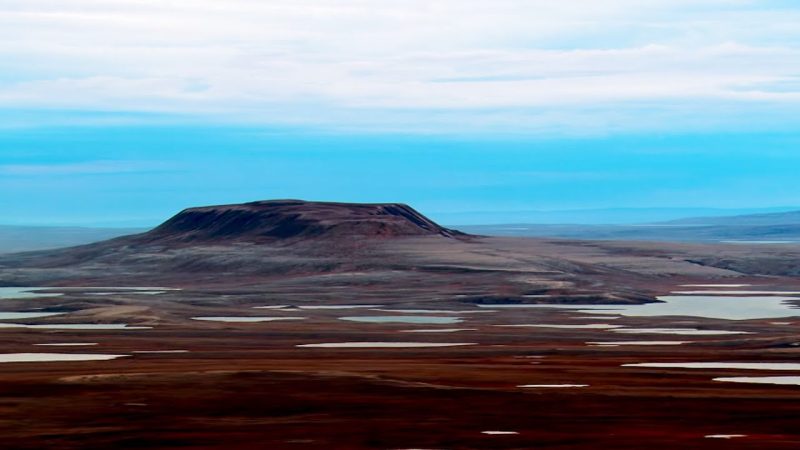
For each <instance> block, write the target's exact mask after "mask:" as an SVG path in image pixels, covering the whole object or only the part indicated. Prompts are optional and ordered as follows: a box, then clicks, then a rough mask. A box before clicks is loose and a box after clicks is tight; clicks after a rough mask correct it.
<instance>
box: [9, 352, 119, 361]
mask: <svg viewBox="0 0 800 450" xmlns="http://www.w3.org/2000/svg"><path fill="white" fill-rule="evenodd" d="M126 356H130V355H98V354H81V353H4V354H0V363H15V362H56V361H108V360H111V359H117V358H124V357H126Z"/></svg>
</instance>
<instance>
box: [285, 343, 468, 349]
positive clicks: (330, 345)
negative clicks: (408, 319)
mask: <svg viewBox="0 0 800 450" xmlns="http://www.w3.org/2000/svg"><path fill="white" fill-rule="evenodd" d="M465 345H477V344H474V343H465V342H449V343H440V342H327V343H321V344H300V345H297V347H308V348H435V347H460V346H465Z"/></svg>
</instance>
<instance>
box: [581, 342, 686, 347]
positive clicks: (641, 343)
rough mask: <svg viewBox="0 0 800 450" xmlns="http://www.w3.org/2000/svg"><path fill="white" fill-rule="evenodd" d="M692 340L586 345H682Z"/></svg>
mask: <svg viewBox="0 0 800 450" xmlns="http://www.w3.org/2000/svg"><path fill="white" fill-rule="evenodd" d="M691 343H692V341H603V342H598V341H595V342H587V343H586V344H588V345H599V346H615V347H618V346H620V345H683V344H691Z"/></svg>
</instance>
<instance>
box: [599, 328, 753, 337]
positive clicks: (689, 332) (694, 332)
mask: <svg viewBox="0 0 800 450" xmlns="http://www.w3.org/2000/svg"><path fill="white" fill-rule="evenodd" d="M611 331H612V332H614V333H623V334H676V335H685V336H725V335H733V334H752V333H750V332H747V331H728V330H698V329H696V328H617V329H615V330H611Z"/></svg>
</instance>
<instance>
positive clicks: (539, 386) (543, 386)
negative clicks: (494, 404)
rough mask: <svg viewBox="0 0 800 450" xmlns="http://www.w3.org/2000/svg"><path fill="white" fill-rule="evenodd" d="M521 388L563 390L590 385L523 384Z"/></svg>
mask: <svg viewBox="0 0 800 450" xmlns="http://www.w3.org/2000/svg"><path fill="white" fill-rule="evenodd" d="M517 387H519V388H529V389H563V388H582V387H589V385H588V384H521V385H519V386H517Z"/></svg>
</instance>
